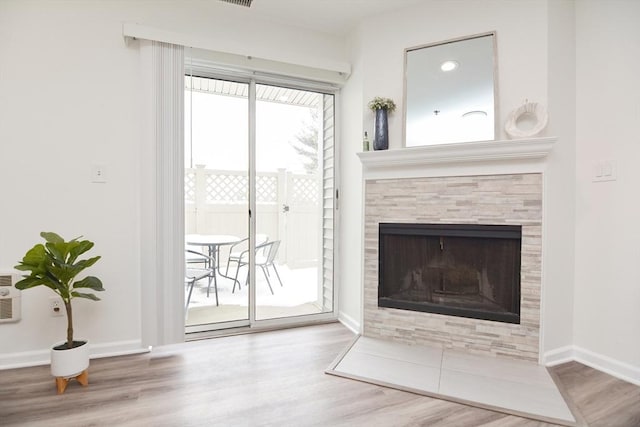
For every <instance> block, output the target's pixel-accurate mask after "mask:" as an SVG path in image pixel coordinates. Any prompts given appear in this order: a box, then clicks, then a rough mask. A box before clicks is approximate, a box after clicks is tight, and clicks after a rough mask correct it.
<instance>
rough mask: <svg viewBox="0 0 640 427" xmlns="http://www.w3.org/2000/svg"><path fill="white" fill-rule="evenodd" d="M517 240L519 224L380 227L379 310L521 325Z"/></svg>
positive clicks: (395, 225)
mask: <svg viewBox="0 0 640 427" xmlns="http://www.w3.org/2000/svg"><path fill="white" fill-rule="evenodd" d="M521 241H522V227H521V226H519V225H517V226H514V225H466V224H464V225H461V224H388V223H381V224H380V229H379V260H378V268H379V283H378V305H379V306H380V307H390V308H399V309H405V310H414V311H424V312H430V313H439V314H447V315H452V316H462V317H471V318H476V319H485V320H495V321H501V322H508V323H520V246H521Z"/></svg>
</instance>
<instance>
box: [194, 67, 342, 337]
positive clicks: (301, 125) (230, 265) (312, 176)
mask: <svg viewBox="0 0 640 427" xmlns="http://www.w3.org/2000/svg"><path fill="white" fill-rule="evenodd" d="M185 90H186V92H185V151H186V152H185V159H186V160H185V162H186V164H185V219H186V220H185V222H186V224H185V227H186V228H185V235H186V238H185V249H186V252H185V254H186V256H185V261H186V269H187V272H188V273H189V272H191V271H196V272H197V271H200V270H199V269H203V270H204V271H205V273H206V271H207V269H209V270H208V271H211V274H210V275H209V276H206V277H203V278H200V279H198V280H195V281H192V282H189V281H188V280H187V281H186V286H185V301H187V300H188V302H187V304H186V313H185V318H186V322H185V323H186V330H187V332H188V333H189V332H202V331H207V330H216V329H223V328H232V327H246V326H251V327H256V326H259V325H260V324H261V323H262V322H264V323H268V324H269V326H273V324H274V323H275V324H277V323H286V322H291V321H304V320H312V319H313V318H314V317H307V316H315V317H317V316H319V315H324V316H325V317H326V316H327V314H331V313H332V312H333V230H334V226H333V223H334V219H333V218H334V217H333V210H334V205H333V203H334V194H335V190H334V184H333V182H334V181H333V173H334V170H333V140H334V131H333V128H334V126H333V121H334V116H333V111H334V96H333V95H332V94H325V93H320V92H314V91H308V90H300V89H293V88H288V87H285V86H283V85H265V84H256V83H255V82H253V81H248V82H237V81H231V80H223V79H219V78H208V77H201V76H186V78H185ZM250 212H253V213H254V214H253V215H250ZM198 253H201V254H204V255H206V257H199V255H198ZM209 282H211V283H209ZM189 295H190V296H189ZM303 316H304V317H303Z"/></svg>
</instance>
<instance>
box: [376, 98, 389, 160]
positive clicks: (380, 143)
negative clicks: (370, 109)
mask: <svg viewBox="0 0 640 427" xmlns="http://www.w3.org/2000/svg"><path fill="white" fill-rule="evenodd" d="M388 148H389V125H388V124H387V109H386V108H379V109H377V110H376V126H375V129H374V133H373V149H374V150H386V149H388Z"/></svg>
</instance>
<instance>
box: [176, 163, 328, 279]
mask: <svg viewBox="0 0 640 427" xmlns="http://www.w3.org/2000/svg"><path fill="white" fill-rule="evenodd" d="M248 184H249V178H248V176H247V174H246V172H243V171H229V170H213V169H205V168H204V167H198V168H196V169H186V170H185V218H186V222H187V223H186V231H187V233H200V234H232V235H236V236H246V233H247V223H248V196H249V190H248V189H249V185H248ZM320 197H321V192H320V184H319V180H318V177H317V176H315V175H306V174H294V173H291V172H287V171H286V170H284V169H280V170H278V172H260V173H258V174H257V176H256V203H257V204H258V212H259V217H260V220H259V230H258V232H259V233H265V234H268V235H269V237H270V239H272V240H280V241H281V242H282V244H281V249H280V251H279V254H278V256H279V259H281V261H285V260H286V262H287V263H288V264H289V265H290V266H292V267H293V266H303V265H310V262H312V261H313V260H314V259H315V258H317V254H316V252H317V251H316V250H315V247H316V242H317V238H318V236H317V227H315V224H316V223H319V215H320V209H319V208H320V205H319V203H320ZM289 249H290V250H289Z"/></svg>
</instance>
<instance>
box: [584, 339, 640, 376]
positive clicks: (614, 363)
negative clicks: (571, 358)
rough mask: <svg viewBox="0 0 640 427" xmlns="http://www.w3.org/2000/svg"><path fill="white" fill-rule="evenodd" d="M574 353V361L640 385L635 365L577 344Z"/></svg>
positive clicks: (638, 370)
mask: <svg viewBox="0 0 640 427" xmlns="http://www.w3.org/2000/svg"><path fill="white" fill-rule="evenodd" d="M574 354H575V360H576V362H580V363H582V364H583V365H587V366H589V367H591V368H593V369H597V370H599V371H602V372H604V373H607V374H609V375H613V376H614V377H616V378H620V379H621V380H624V381H627V382H630V383H632V384H635V385H638V386H640V368H639V367H637V366H633V365H630V364H628V363H625V362H621V361H619V360H616V359H613V358H611V357H608V356H604V355H602V354H598V353H595V352H593V351H590V350H587V349H585V348H581V347H577V346H574Z"/></svg>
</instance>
